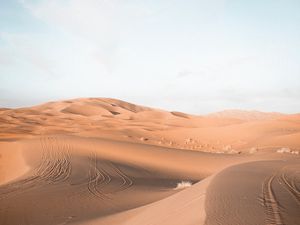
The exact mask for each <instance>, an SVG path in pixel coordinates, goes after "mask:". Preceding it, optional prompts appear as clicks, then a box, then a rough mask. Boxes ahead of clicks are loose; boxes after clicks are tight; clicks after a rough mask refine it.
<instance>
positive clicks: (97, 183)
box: [87, 153, 111, 200]
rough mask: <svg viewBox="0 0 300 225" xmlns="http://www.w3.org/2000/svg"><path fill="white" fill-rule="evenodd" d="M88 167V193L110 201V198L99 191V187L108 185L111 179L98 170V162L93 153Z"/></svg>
mask: <svg viewBox="0 0 300 225" xmlns="http://www.w3.org/2000/svg"><path fill="white" fill-rule="evenodd" d="M89 167H90V168H89V178H88V179H89V180H88V184H87V188H88V191H89V193H91V194H92V195H94V196H95V197H97V198H100V199H102V200H111V198H110V197H108V196H107V195H106V194H105V193H104V192H102V191H101V190H100V187H103V186H105V185H108V184H109V183H110V182H111V177H110V175H109V174H108V173H104V172H103V171H102V170H100V169H99V168H98V160H97V156H96V154H95V153H92V154H91V156H90V165H89Z"/></svg>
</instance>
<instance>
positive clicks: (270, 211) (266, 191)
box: [262, 173, 284, 225]
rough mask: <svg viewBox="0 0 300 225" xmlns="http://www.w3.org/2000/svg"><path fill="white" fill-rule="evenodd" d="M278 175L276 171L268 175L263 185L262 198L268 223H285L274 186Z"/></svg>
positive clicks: (270, 224)
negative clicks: (273, 183)
mask: <svg viewBox="0 0 300 225" xmlns="http://www.w3.org/2000/svg"><path fill="white" fill-rule="evenodd" d="M275 177H276V173H275V174H273V175H272V176H270V177H268V178H267V179H266V180H265V181H264V182H263V186H262V194H263V196H262V200H263V205H264V207H265V212H266V224H267V225H284V223H283V222H282V217H281V215H280V207H279V204H278V202H277V200H276V197H275V195H274V191H273V188H272V182H273V180H274V178H275Z"/></svg>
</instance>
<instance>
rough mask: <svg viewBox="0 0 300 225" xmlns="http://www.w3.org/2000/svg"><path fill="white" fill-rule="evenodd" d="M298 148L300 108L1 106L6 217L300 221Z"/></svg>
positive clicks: (117, 224)
mask: <svg viewBox="0 0 300 225" xmlns="http://www.w3.org/2000/svg"><path fill="white" fill-rule="evenodd" d="M299 152H300V114H293V115H287V114H281V113H263V112H257V111H240V110H227V111H223V112H218V113H213V114H209V115H201V116H198V115H189V114H186V113H182V112H175V111H173V112H168V111H165V110H161V109H154V108H149V107H144V106H139V105H135V104H131V103H128V102H124V101H121V100H116V99H109V98H82V99H73V100H67V101H58V102H49V103H46V104H42V105H38V106H33V107H30V108H19V109H7V108H2V109H1V110H0V224H1V225H2V224H3V225H23V224H24V225H27V224H31V225H41V224H43V225H50V224H61V225H62V224H86V225H94V224H95V225H96V224H99V225H196V224H197V225H201V224H205V225H214V224H218V225H220V224H224V225H238V224H243V225H248V224H253V225H258V224H291V225H292V224H293V225H296V224H300V213H299V212H300V155H299Z"/></svg>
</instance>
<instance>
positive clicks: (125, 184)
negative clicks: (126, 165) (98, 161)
mask: <svg viewBox="0 0 300 225" xmlns="http://www.w3.org/2000/svg"><path fill="white" fill-rule="evenodd" d="M110 164H111V166H112V168H113V170H114V171H115V172H116V174H117V175H118V176H119V177H120V178H121V180H122V184H121V185H120V187H119V188H118V189H117V190H115V191H114V193H117V192H121V191H125V190H126V189H128V188H130V187H131V186H133V180H132V179H131V178H130V177H129V176H127V175H126V174H125V173H123V172H122V170H121V169H119V167H118V166H117V165H116V164H114V163H112V162H111V163H110Z"/></svg>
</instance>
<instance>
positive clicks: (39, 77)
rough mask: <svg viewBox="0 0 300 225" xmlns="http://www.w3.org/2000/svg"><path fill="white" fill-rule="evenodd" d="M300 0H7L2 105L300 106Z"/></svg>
mask: <svg viewBox="0 0 300 225" xmlns="http://www.w3.org/2000/svg"><path fill="white" fill-rule="evenodd" d="M299 10H300V2H298V1H292V0H290V1H271V0H268V1H267V0H265V1H245V0H244V1H241V0H240V1H228V0H227V1H226V0H213V1H199V0H198V1H196V0H192V1H189V2H188V3H187V2H184V1H179V0H173V1H172V0H163V1H134V0H128V1H118V0H109V1H107V0H99V1H96V0H87V1H79V0H64V1H59V0H53V1H47V0H40V1H33V0H15V1H1V0H0V18H1V20H0V107H24V106H32V105H36V104H41V103H44V102H48V101H56V100H63V99H71V98H81V97H109V98H117V99H121V100H124V101H129V102H133V103H136V104H141V105H146V106H150V107H156V108H162V109H166V110H176V111H183V112H186V113H192V114H205V113H210V112H216V111H221V110H224V109H242V110H259V111H267V112H283V113H298V112H300V101H299V99H300V65H299V62H300V15H299Z"/></svg>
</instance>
